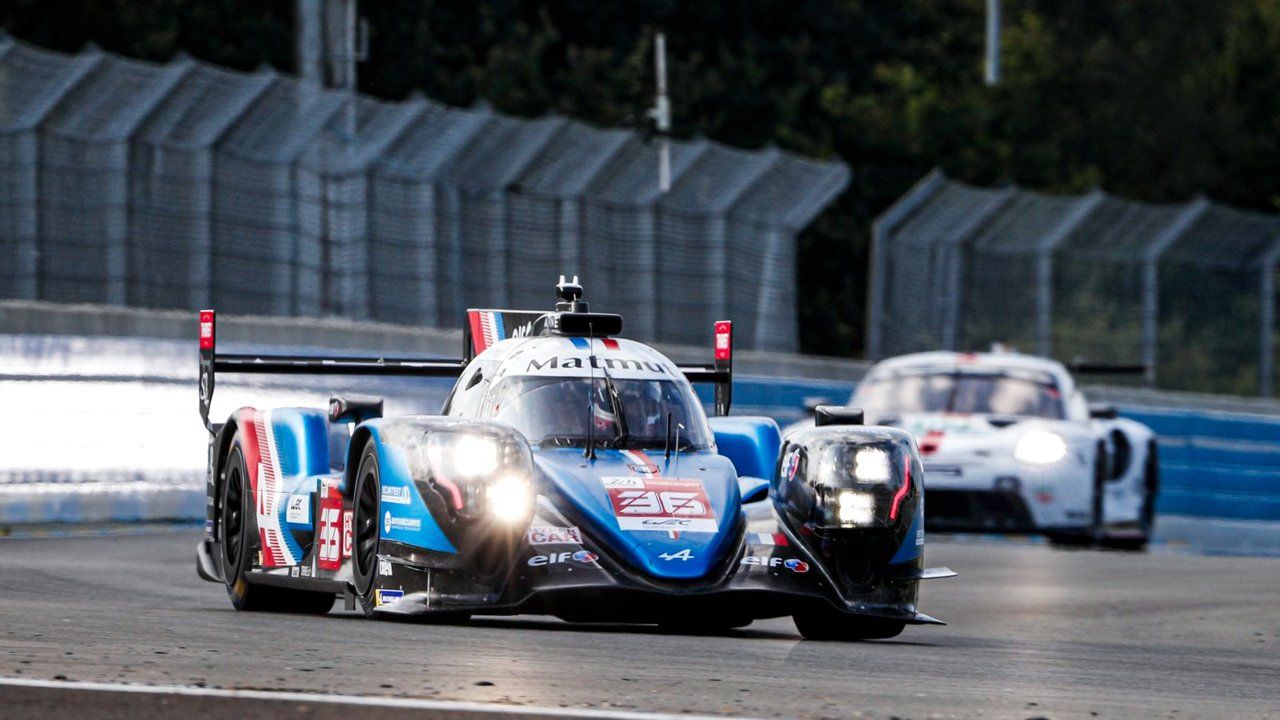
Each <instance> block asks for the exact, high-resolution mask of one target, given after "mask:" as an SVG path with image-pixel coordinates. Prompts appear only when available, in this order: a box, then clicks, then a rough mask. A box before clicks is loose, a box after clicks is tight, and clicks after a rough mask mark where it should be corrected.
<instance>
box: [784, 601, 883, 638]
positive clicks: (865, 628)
mask: <svg viewBox="0 0 1280 720" xmlns="http://www.w3.org/2000/svg"><path fill="white" fill-rule="evenodd" d="M791 619H792V620H794V621H795V623H796V630H799V631H800V635H801V637H803V638H804V639H805V640H823V641H833V640H839V641H846V642H849V641H859V640H888V639H889V638H895V637H897V636H899V635H901V634H902V630H903V629H904V628H906V626H907V624H906V623H905V622H903V621H902V620H894V619H892V618H881V617H870V616H867V615H850V614H848V613H843V612H840V611H838V610H835V609H834V608H815V609H811V610H806V611H804V612H799V613H796V614H795V615H792V616H791Z"/></svg>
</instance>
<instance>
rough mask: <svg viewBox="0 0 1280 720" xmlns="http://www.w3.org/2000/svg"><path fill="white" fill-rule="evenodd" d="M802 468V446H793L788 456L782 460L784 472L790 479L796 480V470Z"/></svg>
mask: <svg viewBox="0 0 1280 720" xmlns="http://www.w3.org/2000/svg"><path fill="white" fill-rule="evenodd" d="M799 469H800V448H798V447H796V448H792V449H791V452H789V453H787V457H786V458H785V459H783V461H782V474H783V475H786V476H787V479H788V480H794V479H795V477H796V471H797V470H799Z"/></svg>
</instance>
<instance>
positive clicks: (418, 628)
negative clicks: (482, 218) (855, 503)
mask: <svg viewBox="0 0 1280 720" xmlns="http://www.w3.org/2000/svg"><path fill="white" fill-rule="evenodd" d="M198 535H199V532H198V531H197V530H194V529H192V528H189V527H182V528H161V529H152V530H150V531H148V532H143V533H125V534H102V535H99V536H92V537H70V538H68V537H61V538H26V539H20V538H10V539H4V540H0V638H3V640H2V642H0V717H4V718H7V717H48V716H51V715H56V716H61V717H96V718H114V717H120V718H126V717H127V718H130V719H131V720H137V719H139V718H149V717H174V716H188V717H215V718H223V717H225V718H241V717H260V716H274V717H314V718H339V717H353V716H354V717H360V718H362V720H366V719H372V718H406V717H459V718H463V717H467V718H472V717H526V716H529V715H538V714H547V713H552V712H557V711H558V712H560V713H561V714H566V713H567V714H572V713H574V712H578V711H579V710H583V709H586V710H587V712H588V713H589V716H594V717H628V716H630V717H638V715H637V713H670V714H680V713H700V714H713V715H715V714H731V715H745V716H765V717H769V716H784V717H839V718H848V717H885V718H888V717H899V718H924V717H1000V718H1004V717H1008V718H1040V717H1043V718H1095V717H1101V718H1135V717H1158V718H1175V719H1176V718H1198V717H1230V718H1237V717H1250V718H1252V717H1280V559H1276V558H1248V557H1211V556H1201V555H1192V554H1183V553H1178V552H1171V551H1154V552H1151V553H1142V554H1128V553H1119V552H1100V551H1066V550H1056V549H1053V548H1049V547H1047V546H1045V545H1043V544H1038V543H1033V542H1026V541H1011V542H985V541H964V540H952V541H944V542H931V543H930V545H929V548H928V551H927V559H928V560H929V564H930V565H949V566H950V567H952V568H954V569H955V570H957V571H959V572H960V573H961V576H960V577H959V578H955V579H951V580H938V581H932V582H929V583H926V584H925V586H924V589H923V590H922V597H921V604H920V607H921V610H923V611H924V612H927V613H929V614H932V615H935V616H938V617H941V618H943V619H945V620H947V621H949V622H950V623H951V625H950V626H948V627H941V628H939V627H919V628H908V629H907V630H906V632H905V633H904V634H903V635H902V636H900V637H899V638H898V639H896V640H892V641H880V642H868V643H848V644H842V643H815V642H805V641H802V640H801V639H800V638H799V637H798V636H797V635H796V633H795V630H794V628H793V626H792V625H791V622H790V620H787V619H778V620H769V621H762V622H757V623H755V624H753V625H751V626H750V627H748V628H745V629H743V630H739V631H734V632H731V633H728V634H723V635H715V636H693V635H674V634H665V633H662V632H659V631H658V630H656V629H651V628H645V627H638V628H637V627H626V626H595V625H592V626H583V625H569V624H566V623H562V622H560V621H557V620H553V619H544V618H534V617H518V618H506V619H502V618H493V619H484V618H482V619H478V620H476V621H473V622H472V623H471V624H470V625H467V626H450V625H423V624H404V623H391V622H376V621H369V620H365V619H363V618H360V617H357V616H355V615H354V614H352V613H346V612H342V611H341V610H338V609H335V610H334V611H333V612H331V613H330V614H329V615H328V616H325V617H305V616H289V615H264V614H250V613H237V612H234V611H233V610H232V609H231V606H230V604H229V603H228V602H227V599H226V595H225V593H224V591H223V589H222V588H221V587H219V586H217V585H213V584H210V583H205V582H203V581H201V580H199V579H197V578H196V575H195V570H194V567H193V559H192V558H193V548H194V546H195V543H196V540H197V538H198ZM14 680H19V681H25V682H33V683H35V685H34V686H30V685H28V686H19V685H14V684H11V681H14ZM68 683H99V684H103V685H78V686H77V685H69V684H68ZM126 683H127V684H147V685H154V686H181V688H174V687H158V688H156V689H155V692H151V693H147V694H144V693H138V692H128V693H123V692H116V691H114V690H113V689H112V688H114V687H116V686H118V685H119V684H126ZM107 684H109V685H107ZM204 688H209V689H213V688H220V689H242V690H252V691H256V692H252V693H250V695H249V696H248V697H242V696H237V695H234V694H231V693H226V692H225V691H223V690H209V691H206V690H204ZM203 692H212V693H215V694H211V695H192V694H184V693H203ZM282 693H293V694H282ZM299 693H301V695H300V694H299ZM322 694H323V695H322ZM334 695H341V696H352V698H351V702H352V703H353V704H343V703H345V702H346V700H345V699H344V698H342V697H334Z"/></svg>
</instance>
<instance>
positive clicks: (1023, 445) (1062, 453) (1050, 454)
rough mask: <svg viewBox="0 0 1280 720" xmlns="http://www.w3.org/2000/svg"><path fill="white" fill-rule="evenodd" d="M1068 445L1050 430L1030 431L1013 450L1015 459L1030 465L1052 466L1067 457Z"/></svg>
mask: <svg viewBox="0 0 1280 720" xmlns="http://www.w3.org/2000/svg"><path fill="white" fill-rule="evenodd" d="M1066 454H1067V443H1066V441H1065V440H1063V439H1062V436H1061V435H1058V434H1057V433H1052V432H1049V431H1048V430H1037V429H1032V430H1028V431H1027V432H1026V434H1025V435H1023V436H1022V438H1020V439H1019V440H1018V445H1017V447H1015V448H1014V449H1013V457H1014V458H1016V459H1017V460H1018V462H1024V463H1027V464H1028V465H1052V464H1053V463H1056V462H1058V461H1059V460H1061V459H1062V458H1064V457H1066Z"/></svg>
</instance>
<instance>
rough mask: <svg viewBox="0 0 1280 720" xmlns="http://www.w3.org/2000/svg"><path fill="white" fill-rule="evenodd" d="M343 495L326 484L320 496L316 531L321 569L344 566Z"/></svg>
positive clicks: (317, 563)
mask: <svg viewBox="0 0 1280 720" xmlns="http://www.w3.org/2000/svg"><path fill="white" fill-rule="evenodd" d="M342 514H343V513H342V495H341V494H339V493H338V489H337V488H335V487H333V486H331V485H326V486H325V488H324V494H323V495H322V496H321V497H320V527H319V529H318V530H317V532H316V565H317V566H319V567H320V569H321V570H337V569H338V568H339V567H341V566H342V558H343V557H344V556H345V555H346V553H344V552H343V548H342V544H343V540H342Z"/></svg>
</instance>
